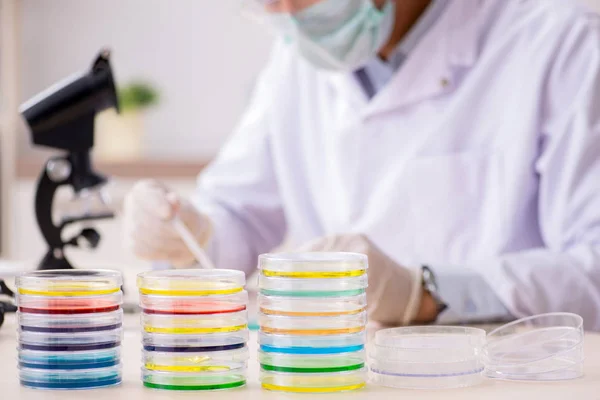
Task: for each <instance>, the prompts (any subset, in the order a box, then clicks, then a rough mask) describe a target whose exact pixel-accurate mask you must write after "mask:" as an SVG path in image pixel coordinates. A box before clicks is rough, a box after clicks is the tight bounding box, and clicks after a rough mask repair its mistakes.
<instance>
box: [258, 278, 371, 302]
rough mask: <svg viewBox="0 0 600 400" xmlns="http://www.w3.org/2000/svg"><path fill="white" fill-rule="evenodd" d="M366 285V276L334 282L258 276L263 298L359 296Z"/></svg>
mask: <svg viewBox="0 0 600 400" xmlns="http://www.w3.org/2000/svg"><path fill="white" fill-rule="evenodd" d="M368 285H369V281H368V277H367V275H366V274H365V275H361V276H358V277H355V278H340V279H335V280H332V279H294V278H278V277H268V276H264V275H259V276H258V287H259V289H260V293H261V294H263V295H265V296H285V297H318V298H333V297H349V296H360V295H362V294H364V293H365V291H366V288H367V286H368Z"/></svg>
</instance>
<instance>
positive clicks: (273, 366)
mask: <svg viewBox="0 0 600 400" xmlns="http://www.w3.org/2000/svg"><path fill="white" fill-rule="evenodd" d="M258 360H259V363H260V367H261V368H262V369H263V370H265V371H273V372H287V373H302V374H326V373H333V372H345V371H355V370H360V369H363V368H365V353H364V351H356V352H352V353H338V354H321V355H299V354H280V353H271V352H264V351H260V352H259V353H258Z"/></svg>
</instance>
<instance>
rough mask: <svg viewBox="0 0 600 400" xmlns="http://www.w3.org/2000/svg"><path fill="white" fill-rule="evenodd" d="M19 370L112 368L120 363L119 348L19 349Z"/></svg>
mask: <svg viewBox="0 0 600 400" xmlns="http://www.w3.org/2000/svg"><path fill="white" fill-rule="evenodd" d="M18 361H19V368H30V369H44V370H86V369H98V368H108V367H114V366H117V365H119V364H120V362H121V349H120V348H119V347H117V348H114V349H108V350H99V351H82V352H71V353H69V352H64V353H63V352H47V351H31V350H23V349H19V356H18Z"/></svg>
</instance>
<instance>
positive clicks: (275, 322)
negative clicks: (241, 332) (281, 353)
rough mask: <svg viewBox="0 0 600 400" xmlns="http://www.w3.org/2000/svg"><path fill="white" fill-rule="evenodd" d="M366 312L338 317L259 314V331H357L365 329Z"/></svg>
mask: <svg viewBox="0 0 600 400" xmlns="http://www.w3.org/2000/svg"><path fill="white" fill-rule="evenodd" d="M366 323H367V313H366V312H361V313H359V314H354V315H342V316H338V317H287V316H279V315H265V314H259V316H258V324H259V326H260V330H261V332H264V333H271V334H283V335H304V336H315V335H316V336H324V335H343V334H352V333H359V332H362V331H364V330H365V325H366Z"/></svg>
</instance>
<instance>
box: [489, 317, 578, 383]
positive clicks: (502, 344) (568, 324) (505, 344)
mask: <svg viewBox="0 0 600 400" xmlns="http://www.w3.org/2000/svg"><path fill="white" fill-rule="evenodd" d="M583 340H584V332H583V319H582V318H581V317H580V316H579V315H576V314H571V313H549V314H541V315H536V316H532V317H528V318H523V319H520V320H517V321H514V322H511V323H509V324H506V325H504V326H501V327H499V328H497V329H495V330H493V331H492V332H490V333H489V334H488V337H487V343H486V345H485V346H484V349H483V355H484V363H485V368H486V369H485V374H486V375H487V376H488V377H492V378H500V379H510V380H539V381H546V380H564V379H574V378H577V377H579V376H581V375H582V374H583V360H584V348H583Z"/></svg>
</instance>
